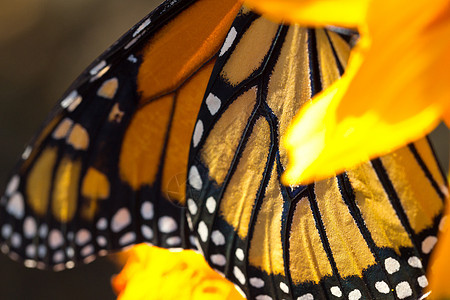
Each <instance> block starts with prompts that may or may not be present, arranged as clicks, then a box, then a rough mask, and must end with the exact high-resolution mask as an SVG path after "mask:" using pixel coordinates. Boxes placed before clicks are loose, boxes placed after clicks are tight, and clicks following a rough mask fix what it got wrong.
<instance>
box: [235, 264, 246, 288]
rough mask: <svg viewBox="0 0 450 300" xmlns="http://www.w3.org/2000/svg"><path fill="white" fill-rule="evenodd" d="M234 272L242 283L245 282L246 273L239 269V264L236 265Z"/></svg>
mask: <svg viewBox="0 0 450 300" xmlns="http://www.w3.org/2000/svg"><path fill="white" fill-rule="evenodd" d="M233 274H234V277H236V279H237V280H238V281H239V283H240V284H242V285H244V284H245V275H244V273H242V271H241V269H239V268H238V267H237V266H234V268H233Z"/></svg>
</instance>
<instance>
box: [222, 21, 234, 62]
mask: <svg viewBox="0 0 450 300" xmlns="http://www.w3.org/2000/svg"><path fill="white" fill-rule="evenodd" d="M236 36H237V31H236V28H234V27H231V29H230V31H229V32H228V35H227V37H226V39H225V42H224V43H223V46H222V49H220V53H219V56H222V55H224V54H225V52H227V51H228V49H230V47H231V46H232V45H233V42H234V40H235V39H236Z"/></svg>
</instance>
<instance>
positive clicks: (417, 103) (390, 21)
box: [284, 0, 450, 184]
mask: <svg viewBox="0 0 450 300" xmlns="http://www.w3.org/2000/svg"><path fill="white" fill-rule="evenodd" d="M368 12H369V15H368V24H367V34H365V35H364V36H363V37H362V39H361V42H360V43H359V44H358V46H357V47H356V48H355V49H354V50H353V52H352V54H351V57H350V61H349V64H348V67H347V70H346V72H345V74H344V76H343V77H342V78H341V79H340V80H338V81H337V82H336V83H335V84H333V85H332V86H331V87H330V88H328V89H326V90H325V91H324V92H323V93H321V94H319V95H318V96H317V97H315V98H314V99H313V103H312V104H311V105H309V106H306V107H305V108H304V109H303V110H301V111H300V113H299V114H298V115H297V116H296V118H295V120H294V123H293V125H292V126H291V128H290V130H289V132H288V134H287V136H286V138H285V141H284V142H285V145H286V147H287V149H288V151H290V154H289V158H290V166H288V170H287V171H286V173H285V174H284V180H285V183H288V184H299V183H302V184H305V183H308V182H311V181H314V180H319V179H323V178H327V177H329V176H332V175H334V174H336V173H339V172H341V171H343V170H345V169H348V168H352V167H354V166H356V165H357V164H359V163H361V162H363V161H365V160H368V159H370V158H374V157H377V156H380V155H383V154H386V153H388V152H391V151H393V150H395V149H396V148H399V147H401V146H403V145H405V144H407V143H409V142H412V141H414V140H416V139H418V138H420V137H421V136H423V135H425V134H426V133H428V132H430V131H431V130H432V129H433V128H434V127H435V126H436V125H437V124H438V122H439V120H440V118H441V117H442V115H443V114H444V111H446V110H447V109H449V99H450V89H449V88H448V82H450V72H449V71H448V70H450V55H448V53H450V39H447V38H446V37H448V36H450V4H449V3H448V1H444V0H438V1H436V2H433V5H431V4H430V2H429V1H413V2H410V1H406V0H402V1H400V0H398V1H373V2H372V4H371V6H370V7H369V10H368ZM399 28H401V30H399ZM368 34H369V35H368Z"/></svg>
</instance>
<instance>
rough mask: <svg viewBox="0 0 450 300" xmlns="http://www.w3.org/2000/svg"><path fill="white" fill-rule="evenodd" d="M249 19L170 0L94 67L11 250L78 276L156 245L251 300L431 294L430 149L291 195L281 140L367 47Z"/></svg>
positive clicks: (12, 189)
mask: <svg viewBox="0 0 450 300" xmlns="http://www.w3.org/2000/svg"><path fill="white" fill-rule="evenodd" d="M241 5H242V2H241V1H237V0H223V1H216V0H178V1H177V0H172V1H166V2H164V3H163V4H162V5H161V6H160V7H158V8H157V9H156V10H155V11H154V12H152V13H150V14H149V15H148V16H147V17H145V18H144V19H143V20H142V21H141V22H140V23H138V24H137V25H136V26H135V27H133V28H132V29H131V30H130V31H129V32H128V33H127V34H125V35H124V36H123V37H122V38H121V39H120V40H119V41H118V42H117V43H115V44H114V45H113V46H112V47H111V48H110V49H108V50H107V51H106V52H105V53H104V54H103V55H101V56H100V57H99V58H98V59H97V60H96V61H95V62H94V63H93V64H92V65H91V66H89V67H88V68H87V70H86V71H85V72H84V73H83V74H82V75H81V76H80V77H79V78H78V79H77V80H76V81H75V83H74V84H73V85H72V86H71V87H70V88H69V90H68V91H67V93H66V95H65V96H64V97H63V99H62V100H61V101H60V102H59V104H58V105H57V107H56V108H55V110H54V111H53V112H52V114H51V116H50V117H49V119H48V121H47V122H46V123H45V124H44V126H43V127H42V128H41V130H40V132H39V133H38V134H37V135H36V137H35V138H34V139H33V140H32V142H31V143H30V144H29V146H28V147H27V148H26V149H25V151H24V153H23V155H22V158H21V160H20V162H19V164H18V166H17V168H16V169H15V170H14V172H13V173H12V176H11V179H10V181H9V183H8V184H7V186H6V190H5V193H4V196H3V197H2V198H1V201H0V241H1V250H2V251H3V252H4V253H6V254H8V255H9V256H10V257H11V258H12V259H15V260H20V261H22V262H23V263H24V264H25V266H27V267H37V268H51V269H54V270H61V269H65V268H71V267H73V266H75V265H76V264H77V263H79V262H84V263H87V262H90V261H92V260H93V259H95V257H96V256H98V255H105V254H107V253H108V252H110V251H113V250H118V249H122V248H124V247H127V246H129V245H132V244H136V243H140V242H148V243H152V244H154V245H157V246H162V247H166V248H197V249H198V250H199V251H201V252H202V253H203V254H204V255H205V258H206V259H207V261H208V262H209V263H210V265H211V266H212V267H213V268H215V269H216V270H217V271H218V272H220V273H222V274H224V275H225V276H226V277H227V278H228V279H230V280H231V281H233V282H234V283H235V284H236V286H237V288H238V289H239V290H240V291H241V292H242V293H243V294H245V295H246V296H247V297H248V298H249V299H299V300H311V299H347V298H348V299H351V300H357V299H418V298H420V297H421V296H422V289H423V288H424V287H426V285H427V279H426V277H425V268H426V265H427V262H428V258H429V254H430V252H431V250H432V248H433V247H434V245H435V243H436V241H437V238H436V235H437V231H438V228H439V222H440V218H441V214H442V211H443V203H444V199H445V197H446V196H447V195H448V190H447V187H446V183H445V182H446V181H445V178H444V176H443V174H442V171H441V170H440V167H439V165H438V164H437V161H436V157H435V155H434V153H433V150H432V147H431V144H430V143H429V141H428V140H427V139H423V140H420V141H417V142H415V143H414V144H411V145H409V146H408V147H405V148H403V149H400V150H398V151H396V152H394V153H392V154H390V155H387V156H384V157H381V158H378V159H375V160H373V161H371V162H367V163H365V164H362V165H361V166H360V167H358V168H356V169H352V170H348V171H347V172H345V173H343V174H340V175H338V176H336V177H333V178H329V179H327V180H323V181H319V182H316V183H314V184H311V185H308V186H291V187H286V186H283V185H282V184H281V183H280V175H281V174H282V172H283V170H284V169H285V167H286V165H287V155H286V150H285V149H284V148H283V147H282V146H281V144H280V140H281V139H282V138H283V136H284V134H285V132H286V129H287V127H288V125H289V123H290V122H291V120H292V119H293V117H294V115H295V114H296V112H297V111H298V110H299V108H300V107H301V106H302V105H303V104H305V103H306V102H308V101H310V99H311V97H312V96H313V95H314V94H316V93H318V92H320V90H322V89H324V88H326V87H327V86H328V85H330V84H331V83H332V82H333V81H334V80H336V79H337V78H339V76H340V75H341V74H342V73H343V72H344V69H345V67H346V64H347V60H348V56H349V53H350V43H349V42H350V41H352V40H354V39H355V35H354V34H353V33H352V32H350V31H346V30H343V31H341V30H337V29H335V28H330V29H308V28H301V27H299V26H294V25H292V26H287V25H282V24H275V23H272V22H270V21H268V20H266V19H264V18H263V17H260V16H258V15H256V14H254V13H253V12H251V11H249V10H248V9H246V8H245V7H244V8H241ZM361 101H364V99H361Z"/></svg>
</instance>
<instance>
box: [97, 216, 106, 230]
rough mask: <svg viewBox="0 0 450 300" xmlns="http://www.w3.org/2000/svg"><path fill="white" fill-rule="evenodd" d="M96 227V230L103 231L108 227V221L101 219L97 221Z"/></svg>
mask: <svg viewBox="0 0 450 300" xmlns="http://www.w3.org/2000/svg"><path fill="white" fill-rule="evenodd" d="M96 226H97V229H98V230H105V229H106V228H107V227H108V220H106V218H101V219H99V220H98V221H97V225H96Z"/></svg>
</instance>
